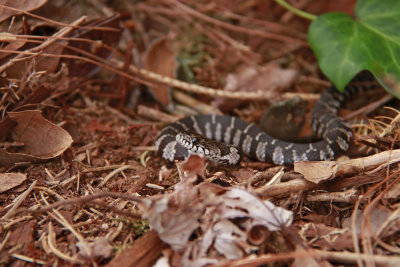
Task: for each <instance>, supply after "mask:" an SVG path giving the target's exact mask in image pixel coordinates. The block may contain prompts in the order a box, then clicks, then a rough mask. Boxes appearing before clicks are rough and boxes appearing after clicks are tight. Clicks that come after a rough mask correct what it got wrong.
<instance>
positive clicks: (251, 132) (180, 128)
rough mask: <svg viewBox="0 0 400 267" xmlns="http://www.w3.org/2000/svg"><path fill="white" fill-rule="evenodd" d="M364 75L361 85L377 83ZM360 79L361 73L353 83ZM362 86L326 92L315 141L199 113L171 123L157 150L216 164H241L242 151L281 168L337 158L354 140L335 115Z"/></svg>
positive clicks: (316, 113) (316, 115)
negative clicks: (281, 136) (277, 135)
mask: <svg viewBox="0 0 400 267" xmlns="http://www.w3.org/2000/svg"><path fill="white" fill-rule="evenodd" d="M361 77H362V80H363V81H365V80H372V79H373V76H372V75H371V74H369V73H367V74H365V73H364V74H363V75H362V76H361ZM359 79H360V75H358V76H357V77H356V78H355V79H354V80H355V81H357V80H359ZM360 88H361V89H366V88H367V87H366V86H364V87H359V86H353V85H351V83H350V84H349V85H348V86H347V87H346V90H345V92H344V93H343V94H342V93H340V92H339V91H337V89H336V88H335V87H334V86H333V85H332V86H330V87H329V88H327V89H326V90H325V91H324V93H322V95H321V97H320V99H319V100H318V101H317V103H316V105H315V107H314V109H313V111H312V114H311V126H312V128H313V130H314V131H315V132H316V133H317V135H318V136H319V137H321V138H322V140H320V141H317V142H313V143H304V144H303V143H291V142H286V141H282V140H279V139H276V138H274V137H272V136H270V135H268V134H267V133H265V132H263V131H262V130H261V129H260V128H259V127H258V126H256V125H254V124H251V123H248V122H246V121H244V120H241V119H239V118H237V117H232V116H219V115H198V116H189V117H185V118H183V119H181V120H178V121H176V122H173V123H171V124H169V125H167V126H166V127H165V128H164V129H163V130H162V131H161V132H160V134H159V135H158V137H157V140H156V143H155V145H156V149H157V151H158V153H159V154H161V156H162V157H163V158H164V159H166V160H169V161H173V160H174V159H178V160H181V159H185V158H187V157H188V156H189V155H191V154H194V155H200V156H204V157H206V158H207V159H209V160H211V161H215V162H218V163H223V164H237V163H238V162H239V161H240V159H241V151H242V152H243V153H244V154H246V155H247V156H248V157H250V158H253V159H255V160H258V161H263V162H271V163H274V164H277V165H291V164H293V163H294V162H296V161H304V160H310V161H315V160H328V159H333V158H334V156H335V154H337V153H338V152H343V151H346V150H347V149H348V147H349V142H350V140H351V137H352V131H351V129H350V127H349V125H348V123H347V122H346V121H345V120H344V119H343V118H341V117H339V116H338V115H337V111H338V109H339V108H340V106H341V105H342V103H343V102H344V101H345V100H346V99H347V98H348V97H349V96H350V95H352V94H354V93H355V92H357V91H359V89H360ZM367 89H368V88H367Z"/></svg>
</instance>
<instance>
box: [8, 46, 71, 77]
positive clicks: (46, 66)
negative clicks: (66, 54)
mask: <svg viewBox="0 0 400 267" xmlns="http://www.w3.org/2000/svg"><path fill="white" fill-rule="evenodd" d="M64 43H65V42H64ZM63 50H64V47H63V46H62V45H61V43H60V42H57V43H54V44H52V45H50V46H48V47H46V48H45V49H43V50H42V51H41V52H42V53H44V54H50V55H54V57H53V56H52V57H49V56H46V55H40V54H38V55H37V56H35V57H31V58H26V59H24V60H19V61H17V62H15V63H14V64H13V65H12V66H10V67H8V68H7V70H6V73H7V77H8V78H14V79H18V78H20V77H24V76H25V75H26V72H27V70H31V72H32V73H30V74H33V73H34V72H40V71H45V72H46V73H54V72H56V71H57V68H58V65H59V62H60V57H57V56H58V55H61V53H62V52H63ZM21 53H23V51H21ZM13 56H14V55H12V56H11V57H9V58H5V59H4V60H3V61H2V63H6V62H7V61H8V60H12V57H13ZM30 64H32V66H30ZM27 66H29V67H27Z"/></svg>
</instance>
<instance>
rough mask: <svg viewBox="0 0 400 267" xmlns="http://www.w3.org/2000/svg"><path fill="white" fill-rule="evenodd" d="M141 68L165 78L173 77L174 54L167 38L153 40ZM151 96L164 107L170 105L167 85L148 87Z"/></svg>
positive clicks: (174, 66)
mask: <svg viewBox="0 0 400 267" xmlns="http://www.w3.org/2000/svg"><path fill="white" fill-rule="evenodd" d="M143 68H144V69H146V70H149V71H152V72H155V73H158V74H160V75H163V76H165V77H169V78H173V77H175V68H176V62H175V53H174V51H173V50H172V48H171V42H170V39H168V38H161V39H158V40H155V41H154V42H153V43H152V44H151V45H150V46H149V48H148V49H147V51H146V54H145V56H144V60H143ZM149 89H150V91H151V92H152V94H153V96H154V97H155V98H156V99H157V101H159V102H160V103H162V104H163V105H165V106H168V105H169V104H170V103H171V97H170V88H169V86H167V85H155V86H150V87H149Z"/></svg>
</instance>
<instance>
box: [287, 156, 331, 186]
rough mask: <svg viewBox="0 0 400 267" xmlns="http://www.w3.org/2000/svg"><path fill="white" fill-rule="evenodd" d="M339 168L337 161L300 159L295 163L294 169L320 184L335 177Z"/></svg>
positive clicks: (307, 178)
mask: <svg viewBox="0 0 400 267" xmlns="http://www.w3.org/2000/svg"><path fill="white" fill-rule="evenodd" d="M337 170H338V165H337V162H336V161H299V162H295V163H294V171H295V172H298V173H301V174H303V175H304V179H306V180H307V181H309V182H312V183H315V184H318V183H320V182H322V181H326V180H328V179H330V178H333V177H335V175H336V173H337Z"/></svg>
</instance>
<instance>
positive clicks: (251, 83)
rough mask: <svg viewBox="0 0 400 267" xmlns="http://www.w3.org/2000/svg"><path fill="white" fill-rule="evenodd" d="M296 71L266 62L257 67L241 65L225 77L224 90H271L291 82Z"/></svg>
mask: <svg viewBox="0 0 400 267" xmlns="http://www.w3.org/2000/svg"><path fill="white" fill-rule="evenodd" d="M297 74H298V71H297V70H295V69H282V67H280V66H279V65H278V64H277V63H274V62H272V63H268V64H266V65H264V66H261V67H259V68H255V67H254V66H253V65H252V66H248V65H245V66H242V67H240V68H238V70H237V72H236V73H235V74H229V75H228V76H227V78H226V85H225V88H224V89H225V90H230V91H257V90H265V91H273V90H275V89H276V88H287V87H289V86H290V85H292V84H293V82H294V80H295V79H296V77H297Z"/></svg>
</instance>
